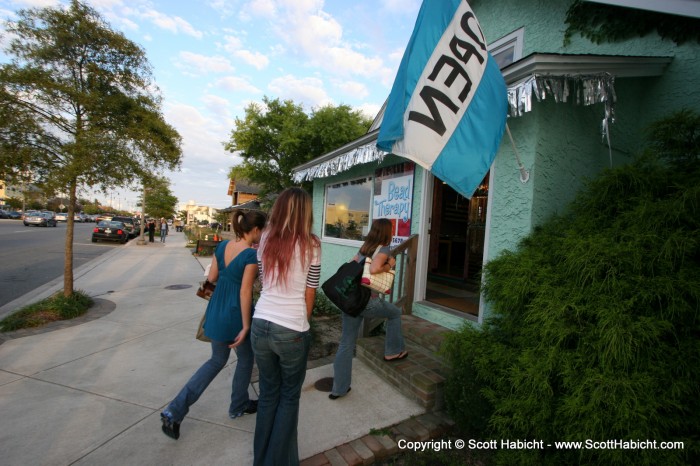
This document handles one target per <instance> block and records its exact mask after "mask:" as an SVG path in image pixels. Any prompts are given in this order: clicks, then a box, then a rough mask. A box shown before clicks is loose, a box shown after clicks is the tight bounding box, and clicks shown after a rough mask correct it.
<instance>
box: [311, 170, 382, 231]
mask: <svg viewBox="0 0 700 466" xmlns="http://www.w3.org/2000/svg"><path fill="white" fill-rule="evenodd" d="M371 201H372V177H370V176H368V177H364V178H358V179H354V180H350V181H344V182H342V183H336V184H330V185H327V186H326V200H325V208H324V226H323V236H324V237H325V238H339V239H347V240H356V241H362V238H363V237H364V236H365V235H366V234H367V232H368V231H369V223H370V208H371Z"/></svg>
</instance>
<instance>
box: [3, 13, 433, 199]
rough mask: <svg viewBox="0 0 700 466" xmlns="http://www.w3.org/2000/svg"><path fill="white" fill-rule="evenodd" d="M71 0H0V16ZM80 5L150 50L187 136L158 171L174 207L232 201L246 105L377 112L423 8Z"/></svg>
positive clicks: (125, 194) (167, 113) (168, 115)
mask: <svg viewBox="0 0 700 466" xmlns="http://www.w3.org/2000/svg"><path fill="white" fill-rule="evenodd" d="M67 3H68V2H67V1H63V0H0V18H1V19H2V20H7V19H10V20H12V19H14V18H15V12H16V11H17V10H19V9H23V8H33V7H47V6H57V5H66V4H67ZM86 3H88V4H89V5H91V6H92V7H93V8H95V9H96V10H97V11H98V12H99V13H100V14H101V15H102V16H103V17H104V18H105V19H106V20H107V22H108V23H109V25H110V26H111V28H112V29H114V30H117V31H120V32H122V33H123V34H124V35H125V36H126V37H127V38H128V39H130V40H131V41H133V42H135V43H137V44H139V45H140V46H141V47H142V48H143V49H144V50H145V51H146V55H147V57H148V60H149V62H150V63H151V65H152V67H153V73H154V81H155V84H156V85H157V86H158V88H159V89H160V93H161V95H162V97H163V106H162V110H163V115H164V117H165V119H166V121H167V122H168V123H169V124H170V125H172V126H173V127H175V129H177V131H178V132H179V133H180V135H181V136H182V139H183V143H182V149H183V157H182V166H181V170H180V171H179V172H166V173H165V176H166V177H167V178H168V179H169V180H170V182H171V190H172V191H173V193H174V195H175V196H176V197H177V198H178V200H179V203H180V204H185V203H187V202H189V201H190V200H191V201H194V202H195V203H196V204H199V205H207V206H210V207H215V208H224V207H228V206H230V205H231V198H230V197H229V196H228V195H227V190H228V176H227V175H228V172H229V170H230V168H231V167H232V166H235V165H238V164H239V163H241V158H240V157H239V156H236V155H235V154H232V153H230V152H227V151H226V150H225V149H224V147H223V143H225V142H227V141H228V140H229V139H230V134H231V131H232V130H233V129H235V120H236V118H241V119H242V118H243V117H244V115H245V112H244V110H245V108H246V106H248V105H249V104H250V103H251V102H262V98H263V97H264V96H267V97H270V98H273V99H274V98H279V99H282V100H285V99H291V100H293V101H294V102H295V103H297V104H300V105H302V106H303V108H304V110H305V111H306V112H307V113H309V112H310V111H311V110H312V109H314V108H318V107H320V106H323V105H328V104H332V105H335V106H337V105H341V104H345V105H349V106H350V107H352V108H353V109H356V110H361V111H362V112H364V113H365V114H366V115H367V116H369V117H370V118H374V116H375V115H376V113H377V112H378V111H379V109H380V107H381V106H382V104H383V102H384V100H385V99H386V98H387V97H388V95H389V92H390V90H391V86H392V83H393V80H394V77H395V75H396V71H397V69H398V66H399V62H400V61H401V57H402V55H403V52H404V49H405V47H406V44H407V43H408V40H409V38H410V35H411V32H412V31H413V26H414V24H415V20H416V17H417V15H418V10H419V8H420V0H352V1H348V0H87V1H86ZM0 45H3V47H4V45H5V43H4V42H2V40H0ZM0 59H1V60H7V58H6V57H4V56H3V57H0ZM82 195H85V196H86V197H88V198H89V199H93V197H94V196H95V195H94V194H92V193H82ZM139 196H140V193H137V192H132V191H120V192H116V193H114V194H113V195H112V196H109V197H107V198H105V197H104V196H103V195H101V194H98V195H96V197H97V198H98V199H99V200H101V201H102V200H104V202H105V203H106V204H110V203H112V205H113V206H114V207H115V208H121V209H124V210H138V209H137V208H136V201H137V199H138V198H139Z"/></svg>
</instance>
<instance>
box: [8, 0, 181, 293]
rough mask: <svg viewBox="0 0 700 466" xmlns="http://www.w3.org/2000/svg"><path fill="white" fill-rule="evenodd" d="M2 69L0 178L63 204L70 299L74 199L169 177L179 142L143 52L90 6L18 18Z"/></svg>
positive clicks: (178, 153)
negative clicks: (36, 184) (29, 184)
mask: <svg viewBox="0 0 700 466" xmlns="http://www.w3.org/2000/svg"><path fill="white" fill-rule="evenodd" d="M17 16H18V19H17V20H16V21H8V22H6V29H7V31H8V33H9V37H10V40H9V43H8V46H7V48H6V53H7V55H8V56H10V57H12V62H11V63H7V64H3V65H0V117H1V119H0V174H2V175H4V176H6V177H7V178H9V179H15V178H17V177H18V176H20V174H21V173H24V172H26V171H27V170H28V169H29V168H31V172H32V176H33V177H34V179H37V180H39V181H40V182H41V183H42V184H43V185H44V186H46V188H47V189H48V190H50V191H53V192H56V191H58V192H61V193H65V194H66V195H67V196H68V198H69V205H68V214H69V216H68V225H67V229H66V243H65V244H66V247H65V254H66V260H65V269H64V290H63V292H64V295H66V296H69V295H71V294H72V293H73V226H74V225H73V213H74V212H75V206H76V201H77V195H78V192H79V190H80V189H82V188H83V187H86V186H90V187H99V188H101V189H102V190H104V191H107V190H111V189H114V188H116V187H127V186H130V185H133V184H134V182H135V181H137V180H139V179H142V178H143V177H144V176H147V175H149V174H151V173H156V172H158V171H159V170H162V169H171V170H172V169H176V168H177V167H178V166H179V164H180V159H181V148H180V145H181V138H180V135H179V134H178V133H177V131H176V130H175V129H174V128H173V127H171V126H170V125H169V124H168V123H166V122H165V120H164V118H163V116H162V114H161V110H160V96H159V95H158V93H157V92H158V90H157V88H156V87H155V85H154V83H153V81H152V77H151V67H150V64H149V62H148V60H147V58H146V56H145V52H144V51H143V49H141V48H140V47H139V46H138V45H136V44H134V43H133V42H131V41H129V40H128V39H127V38H126V37H125V36H124V35H123V34H121V33H119V32H115V31H113V30H112V29H111V28H110V26H109V25H108V24H107V23H106V22H105V21H104V20H103V19H102V18H101V17H100V15H99V14H98V13H97V12H96V11H95V10H94V9H93V8H91V7H89V6H88V5H85V4H83V3H81V2H79V1H77V0H72V1H71V3H70V5H69V7H68V8H66V9H63V8H60V7H57V8H43V9H27V10H20V11H19V12H18V13H17Z"/></svg>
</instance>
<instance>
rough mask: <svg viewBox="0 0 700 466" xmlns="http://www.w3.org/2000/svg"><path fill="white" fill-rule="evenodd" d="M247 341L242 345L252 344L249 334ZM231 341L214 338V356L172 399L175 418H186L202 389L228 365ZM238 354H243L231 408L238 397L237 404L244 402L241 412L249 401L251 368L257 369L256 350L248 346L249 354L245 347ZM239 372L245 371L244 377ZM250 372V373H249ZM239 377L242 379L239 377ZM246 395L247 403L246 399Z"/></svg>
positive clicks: (232, 392) (171, 403) (171, 412)
mask: <svg viewBox="0 0 700 466" xmlns="http://www.w3.org/2000/svg"><path fill="white" fill-rule="evenodd" d="M246 342H247V343H243V344H242V345H241V346H239V348H241V347H244V346H245V345H246V344H247V345H248V348H250V338H246ZM228 345H229V342H223V341H212V342H211V358H209V360H208V361H207V362H205V363H204V364H203V365H202V367H200V368H199V369H198V370H197V372H195V373H194V375H193V376H192V377H191V378H190V380H189V381H188V382H187V383H186V384H185V386H184V387H182V390H180V393H178V394H177V396H176V397H175V399H174V400H173V401H171V402H170V404H169V405H168V407H167V408H166V411H168V412H169V413H170V414H172V416H173V420H174V421H175V422H182V420H183V419H184V418H185V416H187V413H188V412H189V410H190V406H192V405H193V404H195V403H196V402H197V400H198V399H199V397H200V396H201V395H202V393H204V390H206V388H207V387H208V386H209V384H210V383H211V381H212V380H214V377H216V376H217V375H218V374H219V372H221V369H223V368H224V366H226V363H227V362H228V357H229V355H230V354H231V348H229V347H228ZM241 352H242V353H243V357H241ZM237 354H238V355H239V356H238V357H239V359H238V363H237V364H236V372H235V374H234V377H233V382H232V383H231V389H232V391H231V407H230V408H229V411H230V410H231V409H232V408H234V400H235V403H236V405H235V406H236V407H238V406H239V405H243V408H241V409H239V410H238V412H240V411H243V409H245V408H246V407H247V403H248V384H249V383H250V377H251V371H252V369H253V361H252V359H253V354H252V351H250V350H248V353H247V354H246V351H245V349H244V350H242V351H237ZM239 372H240V373H241V376H240V377H238V375H239ZM246 374H247V377H246V376H245V375H246ZM237 377H238V378H239V380H237ZM244 398H245V404H244V402H243V399H244Z"/></svg>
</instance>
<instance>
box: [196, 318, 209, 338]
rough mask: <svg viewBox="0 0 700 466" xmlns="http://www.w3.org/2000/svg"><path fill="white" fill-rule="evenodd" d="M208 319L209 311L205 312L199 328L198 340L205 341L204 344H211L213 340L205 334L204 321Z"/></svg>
mask: <svg viewBox="0 0 700 466" xmlns="http://www.w3.org/2000/svg"><path fill="white" fill-rule="evenodd" d="M206 318H207V311H204V314H202V318H201V319H200V321H199V327H198V328H197V336H196V338H197V340H199V341H203V342H206V343H208V342H210V341H211V339H210V338H209V337H208V336H206V335H205V334H204V321H205V320H206Z"/></svg>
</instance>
